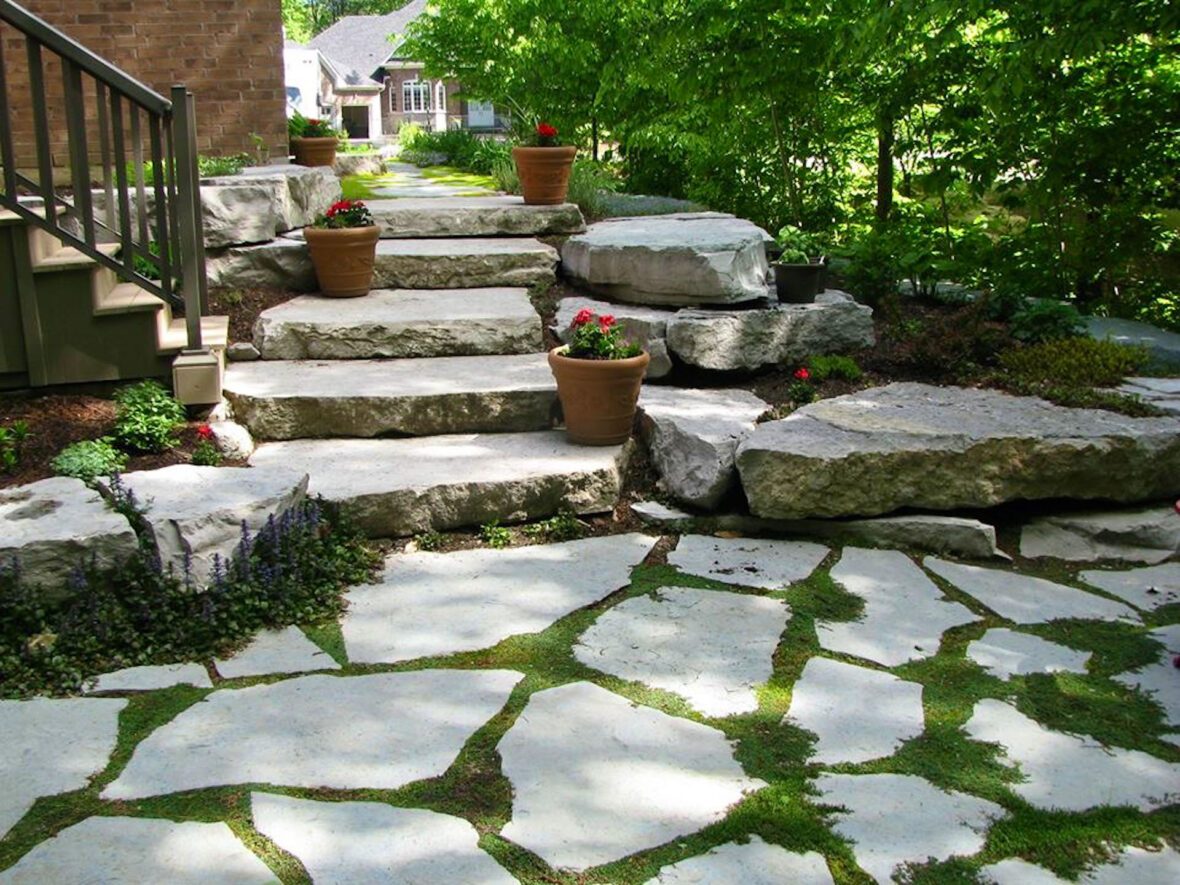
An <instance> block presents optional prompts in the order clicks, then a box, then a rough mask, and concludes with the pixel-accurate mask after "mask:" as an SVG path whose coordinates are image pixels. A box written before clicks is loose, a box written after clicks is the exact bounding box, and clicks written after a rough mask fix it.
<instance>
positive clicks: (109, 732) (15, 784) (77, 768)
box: [0, 698, 127, 839]
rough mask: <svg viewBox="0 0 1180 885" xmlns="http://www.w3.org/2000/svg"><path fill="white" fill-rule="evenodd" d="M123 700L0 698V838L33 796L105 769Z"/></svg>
mask: <svg viewBox="0 0 1180 885" xmlns="http://www.w3.org/2000/svg"><path fill="white" fill-rule="evenodd" d="M125 706H127V701H125V700H114V699H111V700H100V699H95V698H85V699H75V700H51V699H49V698H34V699H33V700H30V701H0V735H3V741H4V752H3V753H0V784H3V785H4V788H3V789H0V839H2V838H4V834H5V833H7V832H8V831H9V830H10V829H11V828H12V826H13V824H15V823H16V822H17V821H18V820H20V819H21V818H22V817H24V816H25V813H26V812H27V811H28V810H29V809H30V808H32V807H33V803H34V802H35V801H36V800H37V797H38V796H53V795H55V794H57V793H66V792H69V791H70V790H78V789H81V788H82V787H84V786H86V784H87V782H88V781H89V780H90V778H91V776H92V775H95V774H97V773H98V772H100V771H102V770H103V769H104V768H106V765H107V762H108V761H109V760H110V756H111V753H112V752H113V751H114V749H115V741H116V740H117V739H118V735H119V712H120V711H121V710H122V709H123V708H124V707H125Z"/></svg>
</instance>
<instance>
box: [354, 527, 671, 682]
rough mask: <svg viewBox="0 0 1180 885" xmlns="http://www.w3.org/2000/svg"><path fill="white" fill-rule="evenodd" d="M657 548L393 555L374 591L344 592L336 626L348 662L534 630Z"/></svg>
mask: <svg viewBox="0 0 1180 885" xmlns="http://www.w3.org/2000/svg"><path fill="white" fill-rule="evenodd" d="M655 542H656V539H655V538H653V537H650V536H647V535H640V534H630V535H611V536H607V537H602V538H587V539H585V540H581V541H569V542H567V543H564V544H545V545H538V546H533V547H518V548H515V549H512V550H461V551H459V552H456V553H410V554H399V555H394V556H390V557H389V558H388V559H386V561H385V572H384V574H383V575H382V578H381V583H380V584H372V585H368V586H364V587H356V588H354V589H352V590H350V591H348V594H347V599H348V611H347V612H345V614H344V618H343V620H342V621H341V631H342V632H343V634H344V644H345V647H346V648H347V649H348V659H349V660H350V661H352V662H353V663H363V664H378V663H394V662H397V661H408V660H412V659H414V658H423V657H432V656H435V655H449V654H455V653H456V652H461V651H474V650H476V649H480V648H490V647H491V646H493V645H496V644H497V643H498V642H500V641H501V640H504V639H507V638H508V637H509V636H513V635H515V634H518V633H537V632H539V631H541V630H544V629H545V628H547V627H548V626H549V625H550V624H552V623H553V622H554V621H556V620H558V619H559V618H562V617H564V616H565V615H568V614H569V613H570V612H572V611H576V610H577V609H579V608H583V607H584V606H587V605H590V604H591V603H594V602H597V601H598V600H600V599H602V598H603V597H604V596H608V595H609V594H611V593H613V592H614V591H616V590H618V589H619V588H620V587H624V586H626V585H627V584H628V583H629V582H630V580H631V569H632V568H633V567H634V566H636V565H638V564H639V563H640V562H642V561H643V558H644V557H645V556H647V554H648V552H649V551H650V550H651V548H652V546H653V545H654V544H655ZM590 563H593V566H592V567H588V565H589V564H590Z"/></svg>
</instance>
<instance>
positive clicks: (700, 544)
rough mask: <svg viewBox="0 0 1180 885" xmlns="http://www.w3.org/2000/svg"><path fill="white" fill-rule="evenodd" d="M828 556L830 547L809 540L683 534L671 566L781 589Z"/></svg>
mask: <svg viewBox="0 0 1180 885" xmlns="http://www.w3.org/2000/svg"><path fill="white" fill-rule="evenodd" d="M827 555H828V548H827V547H825V546H823V545H822V544H815V543H812V542H810V541H763V540H758V539H756V538H711V537H707V536H705V535H684V536H683V537H682V538H681V539H680V542H679V543H678V544H677V545H676V549H675V550H673V551H672V552H671V553H669V554H668V564H669V565H674V566H676V567H677V568H678V569H680V571H682V572H684V573H685V574H689V575H698V576H700V577H702V578H712V579H713V580H714V581H724V582H725V583H727V584H741V585H742V586H746V587H764V588H766V589H767V590H781V589H783V588H785V587H787V586H788V585H790V584H793V583H794V582H795V581H802V580H803V579H804V578H806V577H807V576H808V575H810V574H811V573H812V572H813V571H815V569H816V567H817V566H819V564H820V563H821V562H823V561H824V557H826V556H827Z"/></svg>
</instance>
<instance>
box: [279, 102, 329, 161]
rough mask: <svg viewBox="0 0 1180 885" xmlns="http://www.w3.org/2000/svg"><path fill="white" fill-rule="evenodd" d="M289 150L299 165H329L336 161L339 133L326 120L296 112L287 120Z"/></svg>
mask: <svg viewBox="0 0 1180 885" xmlns="http://www.w3.org/2000/svg"><path fill="white" fill-rule="evenodd" d="M287 134H288V135H289V136H290V138H291V152H292V153H293V154H294V155H295V162H296V163H297V164H299V165H300V166H331V165H332V164H333V163H335V162H336V140H337V138H338V137H339V133H337V132H336V130H335V129H333V128H332V126H331V124H330V123H328V122H327V121H326V120H312V119H308V118H307V117H305V116H303V115H302V114H300V113H298V112H297V113H296V114H295V116H293V117H292V118H291V119H290V120H288V121H287Z"/></svg>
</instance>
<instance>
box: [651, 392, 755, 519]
mask: <svg viewBox="0 0 1180 885" xmlns="http://www.w3.org/2000/svg"><path fill="white" fill-rule="evenodd" d="M768 408H770V406H769V404H767V403H766V402H764V401H763V400H761V399H759V398H758V397H756V396H754V394H752V393H749V392H748V391H745V390H685V389H681V388H674V387H644V388H643V390H642V392H641V393H640V395H639V414H640V427H641V429H642V432H643V436H644V438H645V439H646V441H647V445H648V449H649V451H650V452H651V458H652V461H653V463H654V464H655V467H656V469H657V470H658V471H659V472H660V476H662V477H663V478H664V484H665V485H666V486H667V488H668V491H669V492H670V493H672V494H673V495H674V496H676V498H677V499H679V500H681V501H683V502H684V503H686V504H691V505H693V506H695V507H700V508H702V509H705V510H711V509H713V508H715V507H716V506H717V505H718V504H720V503H721V499H722V498H723V497H725V494H726V493H727V492H728V491H730V489H732V488H734V487H735V486H736V485H737V471H736V470H735V469H734V464H733V458H734V452H735V451H736V450H737V446H738V443H739V442H740V441H741V440H742V439H744V438H745V437H746V436H747V435H748V434H749V433H751V432H753V430H754V422H755V421H756V420H757V419H758V416H759V415H761V414H762V413H763V412H765V411H766V410H767V409H768Z"/></svg>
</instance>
